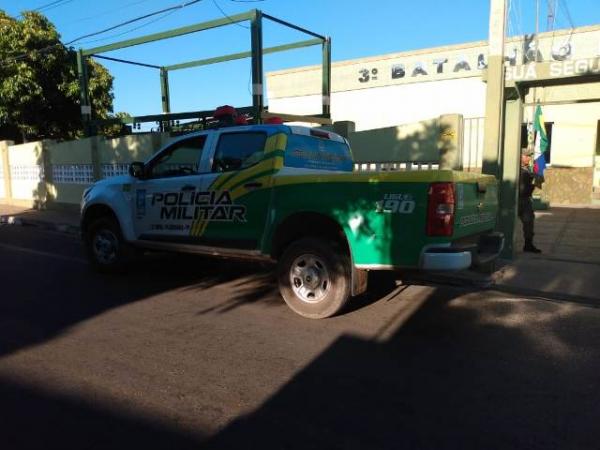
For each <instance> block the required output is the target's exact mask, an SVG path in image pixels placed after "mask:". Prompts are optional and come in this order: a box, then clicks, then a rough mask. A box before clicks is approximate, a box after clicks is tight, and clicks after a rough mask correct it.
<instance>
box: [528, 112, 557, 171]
mask: <svg viewBox="0 0 600 450" xmlns="http://www.w3.org/2000/svg"><path fill="white" fill-rule="evenodd" d="M544 125H545V126H546V134H547V135H548V150H547V151H546V164H550V163H551V162H552V126H553V125H554V122H545V123H544ZM527 142H528V141H527V124H526V123H524V124H523V125H521V149H524V148H527ZM533 142H534V143H535V134H534V141H533Z"/></svg>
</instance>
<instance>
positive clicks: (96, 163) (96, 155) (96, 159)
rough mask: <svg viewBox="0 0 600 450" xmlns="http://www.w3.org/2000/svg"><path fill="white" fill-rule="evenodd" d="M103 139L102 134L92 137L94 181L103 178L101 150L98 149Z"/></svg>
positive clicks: (91, 154) (91, 149)
mask: <svg viewBox="0 0 600 450" xmlns="http://www.w3.org/2000/svg"><path fill="white" fill-rule="evenodd" d="M100 139H102V137H101V136H92V137H91V138H90V160H91V161H92V172H93V174H94V181H99V180H101V179H102V167H101V165H100V152H99V151H98V143H99V141H100Z"/></svg>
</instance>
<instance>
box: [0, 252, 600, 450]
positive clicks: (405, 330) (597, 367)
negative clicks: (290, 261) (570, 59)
mask: <svg viewBox="0 0 600 450" xmlns="http://www.w3.org/2000/svg"><path fill="white" fill-rule="evenodd" d="M36 264H38V265H37V266H34V265H31V266H30V268H31V270H32V272H31V278H30V283H28V284H24V285H19V286H18V288H14V287H10V286H9V287H8V289H7V290H5V291H4V292H3V295H2V300H1V306H0V308H1V309H0V313H1V315H0V322H1V327H0V343H1V344H2V345H1V347H0V355H6V354H8V353H11V352H15V351H17V350H19V349H22V348H24V347H26V346H29V345H34V344H37V343H40V342H43V341H45V340H47V339H50V338H51V337H53V336H55V335H57V334H59V333H61V332H62V331H63V330H65V329H66V328H68V327H69V326H71V325H73V324H75V323H77V322H79V321H82V320H84V319H87V318H90V317H92V316H94V315H97V314H99V313H101V312H103V311H106V310H108V309H110V308H115V307H118V306H121V305H124V304H127V303H131V302H134V301H138V300H141V299H144V298H148V297H150V296H152V295H154V294H157V293H160V292H164V291H166V290H169V289H174V288H183V287H185V289H197V290H202V289H208V288H210V287H211V286H215V285H219V284H223V283H234V284H235V283H237V288H238V289H237V292H238V293H237V294H236V295H235V296H234V297H232V298H231V299H228V300H227V302H225V303H223V304H221V305H220V306H219V307H218V308H219V309H218V311H220V312H227V311H228V310H231V308H235V307H236V306H238V305H240V304H242V303H243V302H266V303H267V304H270V302H275V301H276V296H275V295H272V294H273V293H272V289H273V285H272V278H271V277H272V275H271V274H270V272H269V271H268V270H264V271H259V273H258V275H257V268H256V267H254V266H246V265H237V264H236V265H232V264H231V263H229V262H226V261H221V262H215V261H214V260H204V259H201V258H181V257H177V258H175V259H172V260H171V259H167V260H165V259H163V258H160V259H149V260H147V261H145V262H144V263H143V264H140V265H139V266H138V267H137V268H136V269H135V270H134V271H133V272H131V273H130V274H129V275H128V276H126V277H107V276H100V275H96V274H90V273H89V271H88V269H87V267H86V266H83V265H81V266H79V265H78V266H76V267H74V268H73V269H72V271H71V272H70V273H69V274H68V277H67V274H65V273H64V268H61V267H58V266H52V265H47V264H46V263H45V262H38V263H36ZM18 270H19V265H18V264H15V266H14V267H12V268H11V267H8V268H6V271H4V275H5V276H7V277H9V278H7V279H10V277H15V279H18V276H19V275H18V274H17V271H18ZM36 270H38V271H40V272H39V273H43V275H44V276H43V277H41V276H40V277H39V278H38V277H36V275H35V271H36ZM150 279H151V280H152V283H148V282H147V280H150ZM67 280H69V283H67ZM386 283H387V284H386ZM374 287H375V291H374V292H375V293H374V294H371V295H372V296H368V295H367V296H363V297H362V298H361V299H359V300H358V303H356V306H355V308H356V307H358V308H360V307H361V305H366V304H369V303H370V302H373V301H375V300H377V299H378V298H381V295H385V293H386V292H388V293H389V289H390V288H391V287H392V285H391V284H389V280H388V281H385V279H384V280H380V281H379V282H377V283H376V284H375V286H374ZM400 289H401V288H400ZM49 297H50V298H51V300H52V301H49ZM361 302H362V303H361ZM277 304H280V300H278V303H277ZM419 305H420V306H418V307H417V308H415V309H414V311H412V310H411V311H410V313H409V314H405V315H404V316H403V318H402V320H400V319H399V318H398V317H400V316H398V317H390V320H389V323H388V328H389V330H391V331H390V332H389V333H386V334H387V337H386V338H385V339H384V338H380V339H366V338H360V337H357V336H352V335H341V336H340V337H339V338H338V339H337V340H335V341H334V342H333V343H332V344H331V345H330V346H329V347H328V348H326V349H325V350H324V351H323V352H322V353H321V354H320V355H319V356H318V357H317V358H315V359H314V360H313V361H311V362H310V363H309V364H308V365H306V366H305V367H304V368H303V369H301V370H300V371H299V372H298V373H297V374H296V375H295V376H294V377H293V378H292V379H291V380H289V381H288V382H287V383H286V384H285V385H284V386H283V387H282V388H281V389H279V390H278V391H277V392H274V393H273V395H272V396H271V397H270V398H269V399H268V400H267V401H266V402H264V403H263V404H262V405H260V406H259V407H258V408H256V409H255V410H254V411H253V412H251V413H250V414H248V415H246V416H243V417H239V418H237V419H236V420H234V421H233V422H232V423H230V424H228V425H227V426H226V427H225V428H224V429H222V430H221V431H220V432H218V433H217V434H216V435H213V436H212V437H210V438H209V440H206V438H207V433H206V431H205V430H187V429H186V428H185V426H183V425H181V426H180V425H178V420H180V419H181V418H177V417H176V416H175V417H174V418H173V420H171V421H168V422H167V421H165V420H164V419H161V420H158V419H151V418H147V417H145V416H143V415H141V414H139V413H137V412H136V411H130V412H126V411H124V410H120V409H119V410H107V409H102V408H100V407H99V406H98V402H96V401H95V400H96V399H87V398H86V399H84V398H71V397H69V396H68V395H66V394H64V395H62V394H56V393H49V392H45V391H43V390H41V388H40V387H36V386H30V385H28V384H27V383H26V382H23V383H18V382H16V381H15V379H16V378H13V377H10V378H4V379H0V398H1V399H2V401H1V406H0V408H1V409H0V423H2V429H3V431H2V432H0V438H2V446H3V447H6V448H10V449H21V448H46V449H53V448H57V449H58V448H60V449H71V448H73V449H82V448H89V449H115V448H152V449H163V448H164V449H171V448H173V449H187V448H201V447H204V448H219V449H221V448H222V449H236V448H244V449H251V448H255V449H261V450H263V449H303V450H304V449H322V448H327V449H388V448H403V449H461V450H462V449H470V448H473V449H481V448H485V449H507V448H510V449H521V448H523V449H525V448H527V449H543V450H548V449H563V448H568V449H590V448H596V447H597V443H598V441H599V440H600V429H599V428H598V426H597V424H598V417H600V390H598V382H599V381H600V379H599V375H598V374H599V373H600V344H599V343H598V336H599V335H600V311H599V310H598V309H597V308H587V307H585V306H581V305H575V304H572V303H567V302H549V301H538V300H529V299H525V298H506V296H502V295H500V294H497V293H495V292H493V291H488V292H486V293H485V294H482V293H480V292H469V291H466V290H464V289H459V288H450V287H439V288H434V289H431V293H430V294H429V295H428V296H426V297H424V298H423V301H422V303H419ZM206 312H207V311H200V312H199V313H200V314H202V313H206ZM402 312H403V311H402V310H400V311H399V313H402ZM400 315H402V314H400ZM323 327H327V322H326V321H325V322H323ZM279 338H285V337H279V336H273V339H279ZM32 363H35V362H34V361H32ZM107 376H108V375H107ZM199 382H202V381H201V380H199ZM240 383H243V380H240ZM158 388H159V386H157V389H158ZM142 395H144V393H142ZM147 395H151V393H147ZM198 414H202V411H198ZM191 431H193V433H192V432H191Z"/></svg>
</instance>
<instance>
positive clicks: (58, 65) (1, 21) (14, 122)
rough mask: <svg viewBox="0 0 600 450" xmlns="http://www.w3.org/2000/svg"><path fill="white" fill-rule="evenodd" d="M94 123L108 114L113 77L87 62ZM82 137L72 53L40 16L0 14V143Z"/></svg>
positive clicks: (45, 19)
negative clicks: (17, 17) (15, 17)
mask: <svg viewBox="0 0 600 450" xmlns="http://www.w3.org/2000/svg"><path fill="white" fill-rule="evenodd" d="M88 73H89V77H90V80H89V90H90V100H91V103H92V118H93V119H104V118H107V117H109V115H110V113H111V112H112V102H113V98H114V97H113V93H112V84H113V77H112V76H111V75H110V73H109V72H108V71H107V70H106V69H105V68H104V67H103V66H102V65H100V64H98V63H97V62H95V61H93V60H88ZM82 133H83V129H82V124H81V118H80V108H79V81H78V77H77V64H76V58H75V51H74V49H72V48H67V47H65V46H64V45H63V44H62V43H61V42H60V34H59V33H58V31H57V30H56V28H55V27H54V25H53V24H52V23H51V22H50V21H49V20H48V19H47V18H46V17H45V16H43V15H42V14H40V13H37V12H25V13H23V15H22V19H21V20H16V19H14V18H12V17H10V16H8V15H7V14H6V13H5V12H4V11H1V10H0V140H3V139H11V140H15V141H17V142H21V141H23V140H36V139H43V138H48V139H73V138H76V137H78V136H81V135H82Z"/></svg>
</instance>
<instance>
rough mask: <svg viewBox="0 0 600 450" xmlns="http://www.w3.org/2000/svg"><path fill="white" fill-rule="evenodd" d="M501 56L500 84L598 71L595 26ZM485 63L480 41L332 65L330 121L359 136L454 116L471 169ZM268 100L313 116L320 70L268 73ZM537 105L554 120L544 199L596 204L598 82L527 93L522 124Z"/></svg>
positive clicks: (517, 46) (510, 44)
mask: <svg viewBox="0 0 600 450" xmlns="http://www.w3.org/2000/svg"><path fill="white" fill-rule="evenodd" d="M536 42H537V43H539V45H537V48H536ZM334 45H335V40H334ZM505 55H506V71H507V75H506V76H507V79H509V78H513V79H522V78H527V77H533V76H535V64H531V63H532V62H535V61H536V60H537V61H552V62H553V67H552V69H553V70H554V71H556V72H557V74H558V73H559V72H560V73H565V74H583V73H598V74H600V25H595V26H589V27H581V28H577V29H575V30H573V31H570V30H559V31H555V32H553V33H540V34H539V35H538V36H537V38H536V37H535V36H522V37H515V38H511V39H509V40H508V41H507V42H506V48H505ZM486 67H487V43H486V42H485V41H480V42H473V43H467V44H460V45H452V46H446V47H437V48H431V49H423V50H417V51H409V52H401V53H393V54H388V55H382V56H374V57H369V58H361V59H355V60H349V61H339V62H335V63H333V64H332V96H331V114H332V118H333V120H334V121H340V120H350V121H353V122H355V123H356V129H357V131H361V130H370V129H377V128H384V127H393V126H397V125H402V124H407V123H414V122H418V121H423V120H430V119H433V118H436V117H439V116H441V115H443V114H455V113H456V114H462V115H463V117H464V118H465V119H466V120H465V130H464V133H463V134H464V136H465V140H468V141H469V142H466V144H465V152H467V153H465V156H464V157H463V159H464V162H465V165H467V166H470V167H469V168H473V169H477V168H480V167H481V155H482V153H483V152H482V148H481V146H482V145H483V139H482V133H483V130H482V126H481V125H482V121H483V117H484V115H485V95H486V84H485V81H484V79H483V76H484V74H485V69H486ZM532 71H533V73H532ZM267 95H268V104H269V109H270V111H272V112H281V113H290V114H302V115H308V114H315V113H319V112H320V110H321V69H320V66H310V67H299V68H294V69H288V70H283V71H276V72H270V73H268V74H267ZM594 100H595V101H594ZM537 102H540V104H541V105H542V108H543V112H544V116H545V121H546V122H549V123H552V168H551V169H550V172H549V183H550V181H551V180H552V179H553V178H556V181H555V182H554V185H553V186H548V189H547V190H546V191H547V192H554V193H555V194H552V196H551V198H547V199H548V200H550V201H552V202H553V203H582V202H583V203H589V202H591V201H592V200H593V198H594V196H593V195H592V180H595V181H594V183H595V186H596V190H597V191H598V194H596V196H597V197H598V199H599V200H600V163H599V161H600V156H597V155H596V153H597V148H598V147H599V144H598V136H597V134H598V128H599V126H598V124H599V123H600V83H592V84H585V85H571V86H561V87H551V88H550V87H547V88H537V89H535V90H532V91H531V92H530V93H529V95H528V96H527V98H526V104H528V105H529V106H526V108H525V110H524V120H525V121H526V120H527V119H528V118H532V117H533V109H534V107H533V105H534V104H536V103H537ZM467 159H468V161H467ZM596 166H598V167H597V168H596ZM552 172H554V173H555V176H552ZM559 172H560V176H558V174H559ZM570 174H571V175H572V176H573V177H576V178H577V179H578V180H579V181H578V182H577V183H575V184H577V185H578V186H579V187H578V188H577V192H576V193H572V194H568V195H563V194H564V192H565V189H562V188H561V186H560V184H562V183H566V182H567V181H566V180H568V179H569V176H571V175H570ZM557 183H558V184H557ZM571 187H572V186H571ZM567 190H568V189H567ZM559 194H561V195H559ZM586 199H588V200H587V201H586Z"/></svg>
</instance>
